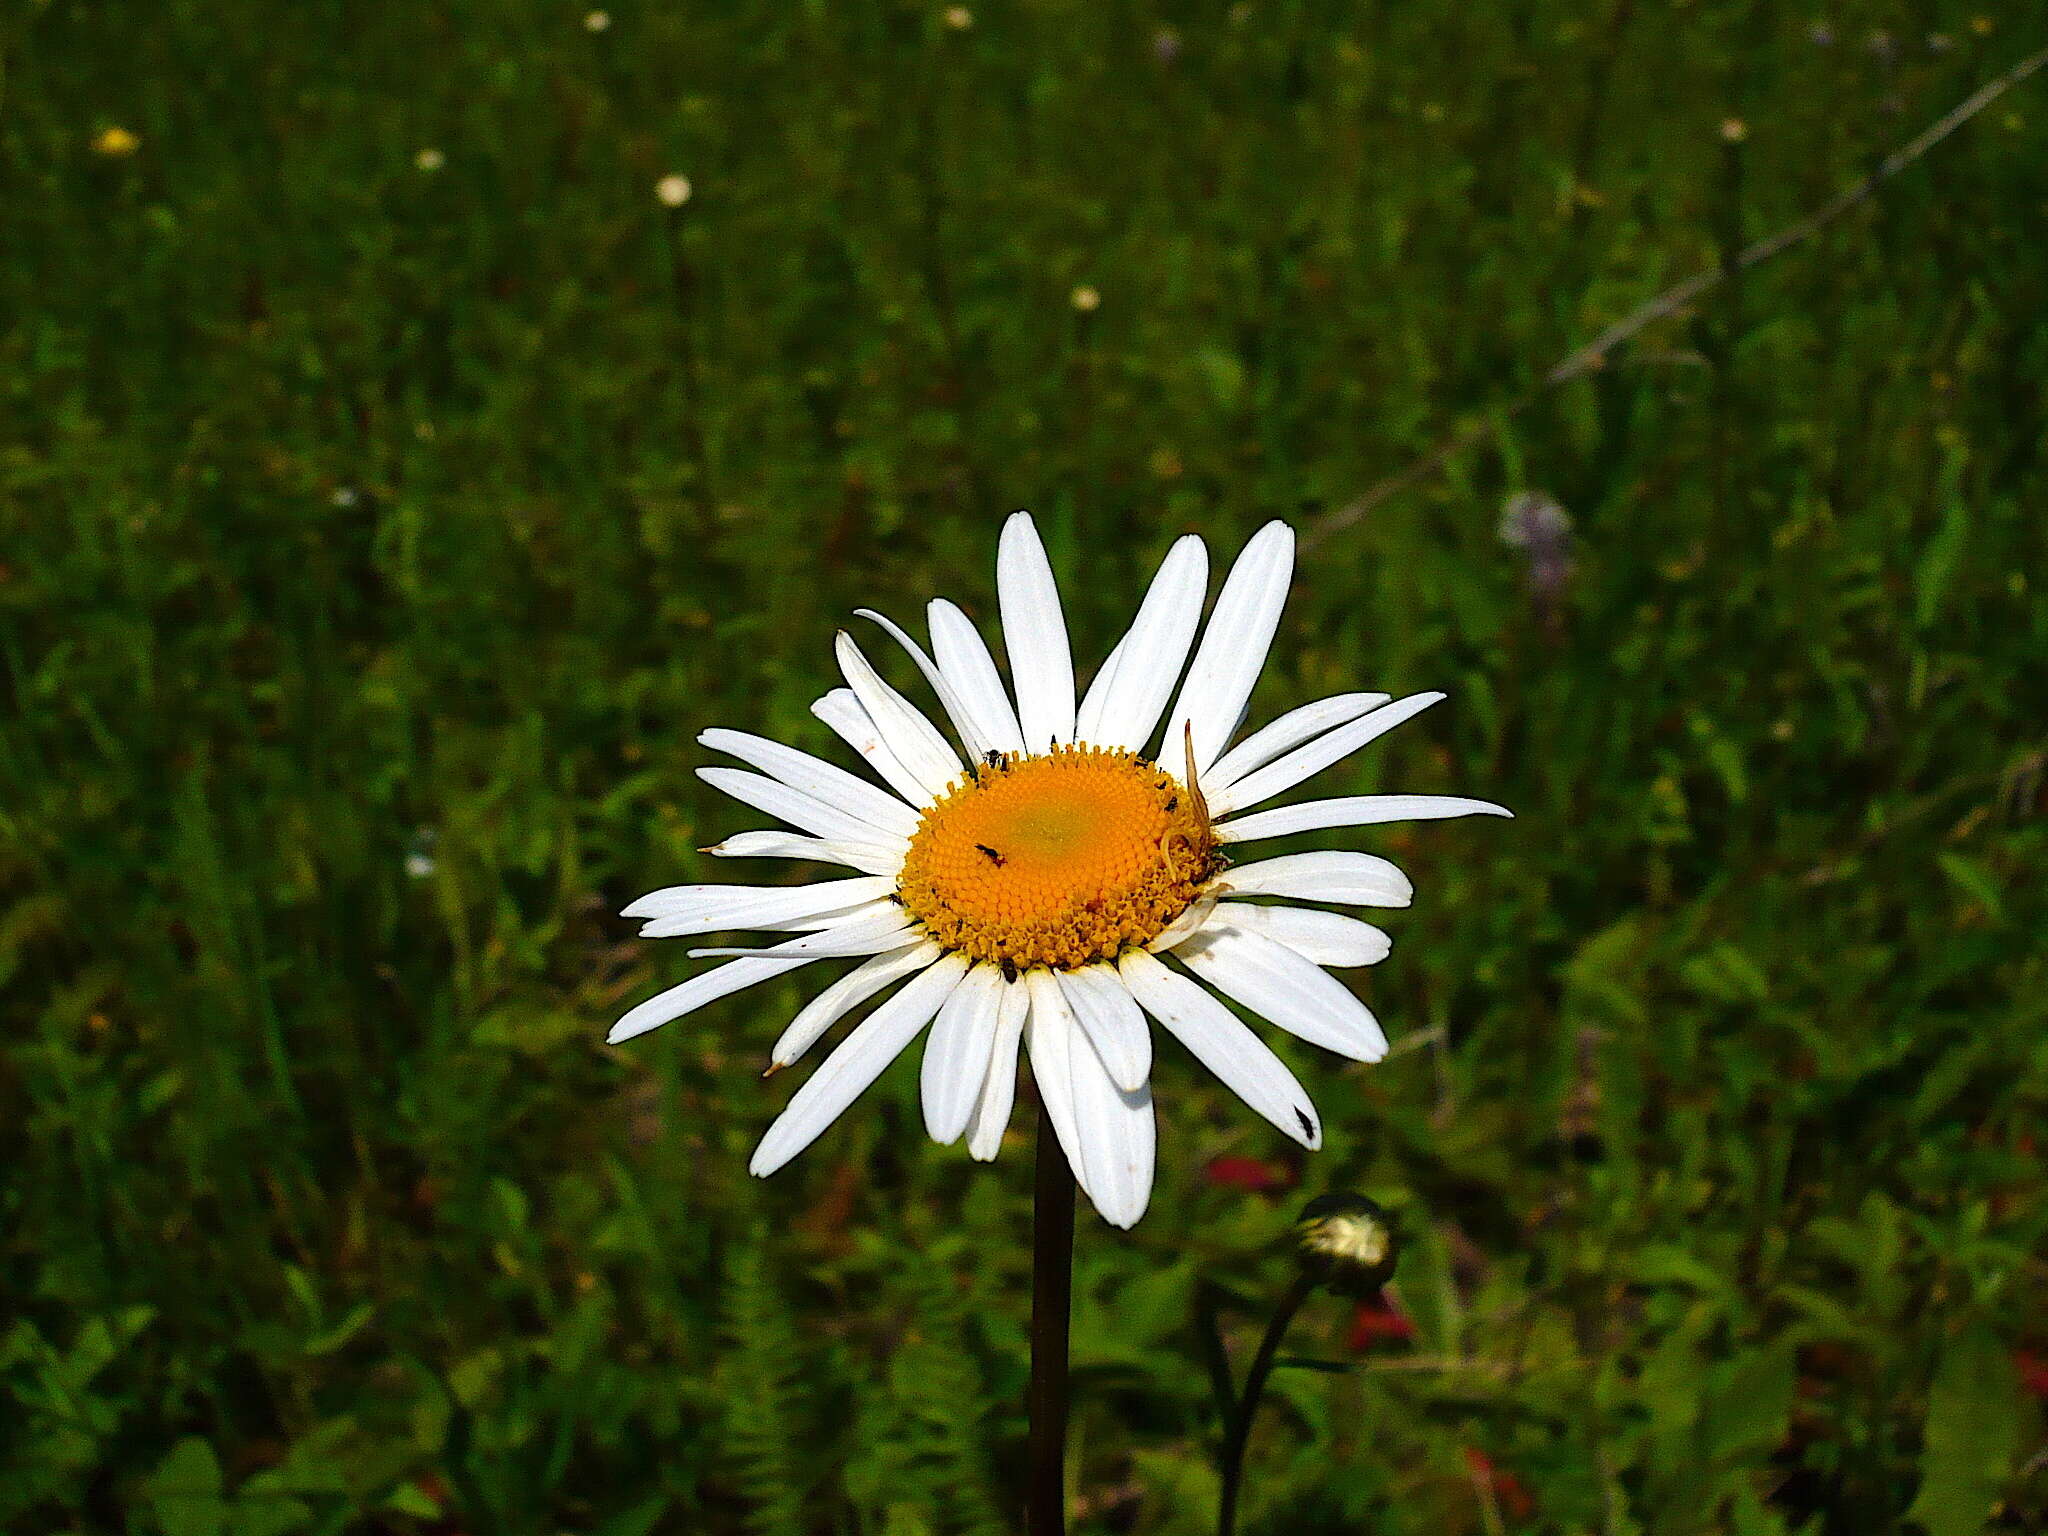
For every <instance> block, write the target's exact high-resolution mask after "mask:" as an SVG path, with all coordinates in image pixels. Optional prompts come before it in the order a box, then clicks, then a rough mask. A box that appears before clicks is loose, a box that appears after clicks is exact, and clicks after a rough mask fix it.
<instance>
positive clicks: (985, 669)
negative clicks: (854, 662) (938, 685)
mask: <svg viewBox="0 0 2048 1536" xmlns="http://www.w3.org/2000/svg"><path fill="white" fill-rule="evenodd" d="M925 616H926V618H927V619H928V620H929V621H930V623H931V627H932V654H933V655H934V656H935V657H937V658H938V663H939V670H940V671H941V672H943V673H945V674H946V679H947V681H949V682H950V683H952V685H953V690H954V692H956V693H958V694H959V695H960V702H961V703H962V704H963V705H965V706H966V708H967V711H968V713H969V714H971V715H973V716H974V723H975V724H976V725H977V726H979V727H980V729H981V734H982V735H983V737H985V738H986V739H987V741H988V743H989V745H991V746H993V747H994V748H995V749H996V750H997V751H999V752H1022V751H1023V750H1024V731H1023V728H1022V727H1021V726H1019V725H1018V724H1017V711H1016V709H1015V708H1014V707H1012V705H1011V703H1010V695H1009V692H1008V690H1006V689H1005V688H1004V687H1003V679H1002V674H1001V673H999V672H997V671H996V662H995V658H994V657H993V656H991V655H989V653H988V643H987V642H986V641H984V640H983V639H982V638H981V631H980V630H978V629H976V628H975V627H974V621H973V620H972V619H970V618H968V617H967V615H966V614H964V613H962V612H961V611H960V609H959V608H958V607H957V606H956V605H954V604H952V603H949V602H947V601H946V600H945V599H944V598H943V597H940V598H934V599H933V600H932V601H931V603H930V604H929V605H928V606H927V607H926V608H925Z"/></svg>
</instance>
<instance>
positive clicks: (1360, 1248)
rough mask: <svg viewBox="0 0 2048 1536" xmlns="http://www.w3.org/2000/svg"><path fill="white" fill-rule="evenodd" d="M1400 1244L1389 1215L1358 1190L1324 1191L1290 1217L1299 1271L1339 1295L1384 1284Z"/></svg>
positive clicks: (1358, 1293) (1357, 1294)
mask: <svg viewBox="0 0 2048 1536" xmlns="http://www.w3.org/2000/svg"><path fill="white" fill-rule="evenodd" d="M1400 1248H1401V1240H1400V1237H1399V1236H1398V1235H1397V1234H1396V1233H1395V1231H1394V1224H1393V1220H1392V1218H1390V1217H1389V1216H1388V1215H1387V1213H1386V1212H1385V1211H1384V1210H1382V1209H1381V1208H1380V1207H1379V1206H1378V1205H1376V1204H1374V1203H1373V1202H1372V1201H1370V1200H1368V1199H1366V1198H1365V1196H1363V1195H1352V1194H1337V1195H1323V1196H1321V1197H1319V1198H1317V1199H1314V1200H1311V1201H1309V1203H1308V1204H1307V1205H1305V1206H1303V1207H1302V1211H1301V1214H1300V1215H1299V1216H1298V1217H1296V1218H1295V1221H1294V1256H1295V1260H1296V1262H1297V1263H1299V1264H1300V1265H1301V1269H1302V1273H1303V1274H1305V1275H1306V1276H1308V1278H1309V1279H1310V1280H1311V1281H1313V1282H1314V1283H1315V1284H1317V1285H1320V1286H1323V1287H1325V1288H1326V1289H1328V1290H1331V1291H1334V1292H1336V1293H1337V1294H1338V1295H1339V1296H1355V1297H1365V1296H1370V1295H1372V1294H1373V1293H1374V1292H1375V1291H1377V1290H1378V1289H1379V1288H1380V1287H1381V1286H1383V1285H1385V1284H1386V1283H1387V1281H1389V1280H1391V1279H1392V1278H1393V1275H1394V1262H1395V1260H1396V1259H1397V1258H1399V1256H1400Z"/></svg>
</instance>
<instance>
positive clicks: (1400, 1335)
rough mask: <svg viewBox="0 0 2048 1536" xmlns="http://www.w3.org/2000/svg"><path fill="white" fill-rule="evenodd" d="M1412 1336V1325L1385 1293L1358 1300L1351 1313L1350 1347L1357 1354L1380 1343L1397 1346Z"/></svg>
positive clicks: (1413, 1330)
mask: <svg viewBox="0 0 2048 1536" xmlns="http://www.w3.org/2000/svg"><path fill="white" fill-rule="evenodd" d="M1414 1337H1415V1325H1414V1324H1413V1323H1411V1322H1409V1321H1408V1316H1407V1314H1406V1313H1404V1312H1402V1311H1401V1310H1400V1308H1398V1307H1396V1306H1395V1305H1394V1303H1393V1302H1392V1300H1391V1299H1389V1298H1388V1296H1387V1294H1386V1292H1384V1291H1382V1292H1380V1294H1379V1295H1377V1296H1374V1297H1372V1298H1371V1299H1370V1300H1367V1301H1361V1302H1360V1303H1359V1304H1358V1310H1357V1311H1356V1312H1354V1313H1352V1314H1351V1333H1350V1337H1349V1342H1350V1345H1351V1347H1352V1348H1353V1349H1355V1350H1357V1351H1358V1352H1359V1353H1360V1354H1364V1353H1365V1352H1366V1351H1367V1350H1369V1349H1373V1348H1376V1347H1377V1346H1379V1345H1381V1344H1400V1343H1405V1342H1406V1341H1407V1340H1409V1339H1412V1338H1414Z"/></svg>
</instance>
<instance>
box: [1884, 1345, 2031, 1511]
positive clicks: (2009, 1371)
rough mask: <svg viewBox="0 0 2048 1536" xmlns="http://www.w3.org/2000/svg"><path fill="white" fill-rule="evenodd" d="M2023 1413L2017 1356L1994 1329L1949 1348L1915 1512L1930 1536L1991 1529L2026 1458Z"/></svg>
mask: <svg viewBox="0 0 2048 1536" xmlns="http://www.w3.org/2000/svg"><path fill="white" fill-rule="evenodd" d="M2021 1408H2022V1404H2021V1400H2020V1390H2019V1375H2018V1372H2017V1371H2016V1370H2015V1369H2014V1367H2013V1363H2012V1355H2011V1352H2010V1351H2009V1350H2008V1349H2007V1348H2006V1346H2005V1345H2004V1344H2003V1343H2001V1342H2000V1341H1999V1339H1998V1337H1997V1336H1996V1335H1995V1334H1993V1333H1992V1331H1991V1330H1990V1329H1989V1328H1986V1327H1983V1326H1982V1325H1979V1326H1976V1327H1973V1328H1971V1329H1969V1330H1968V1331H1967V1332H1965V1333H1963V1334H1962V1335H1961V1336H1960V1337H1958V1338H1955V1339H1952V1340H1950V1341H1949V1343H1948V1345H1947V1346H1946V1347H1945V1348H1944V1349H1943V1350H1942V1353H1941V1367H1940V1369H1939V1370H1938V1371H1937V1372H1936V1373H1935V1377H1934V1392H1933V1395H1932V1397H1931V1398H1930V1399H1929V1401H1928V1405H1927V1432H1926V1436H1925V1443H1924V1446H1923V1449H1922V1450H1921V1453H1920V1492H1919V1493H1918V1494H1917V1495H1916V1496H1915V1497H1914V1500H1913V1507H1912V1508H1911V1509H1910V1510H1908V1511H1907V1515H1908V1517H1909V1518H1911V1519H1914V1520H1918V1521H1919V1522H1920V1523H1921V1524H1922V1525H1924V1526H1926V1527H1927V1531H1928V1536H1975V1533H1976V1532H1978V1531H1981V1530H1983V1529H1984V1524H1985V1521H1986V1520H1988V1519H1989V1518H1990V1516H1991V1510H1992V1506H1993V1504H1994V1503H1996V1501H1997V1498H1998V1491H1999V1489H2000V1487H2001V1486H2002V1485H2003V1484H2004V1482H2005V1480H2006V1478H2007V1477H2008V1476H2009V1475H2010V1474H2011V1472H2012V1465H2013V1458H2014V1457H2015V1456H2016V1455H2017V1454H2018V1452H2019V1447H2020V1413H2021Z"/></svg>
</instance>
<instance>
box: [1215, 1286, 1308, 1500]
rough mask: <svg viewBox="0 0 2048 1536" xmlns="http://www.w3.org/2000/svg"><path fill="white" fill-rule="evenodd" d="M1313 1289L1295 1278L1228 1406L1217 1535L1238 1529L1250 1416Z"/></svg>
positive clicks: (1250, 1431)
mask: <svg viewBox="0 0 2048 1536" xmlns="http://www.w3.org/2000/svg"><path fill="white" fill-rule="evenodd" d="M1315 1288H1316V1283H1315V1281H1314V1280H1312V1279H1311V1278H1310V1277H1309V1276H1307V1275H1305V1274H1304V1275H1297V1276H1295V1279H1294V1283H1293V1284H1292V1285H1290V1286H1288V1287H1287V1294H1286V1295H1284V1296H1282V1297H1281V1298H1280V1305H1279V1306H1278V1307H1277V1308H1275V1309H1274V1312H1273V1320H1272V1321H1271V1322H1270V1323H1268V1324H1266V1336H1265V1337H1264V1338H1263V1339H1261V1340H1259V1352H1258V1353H1257V1354H1256V1355H1254V1356H1253V1357H1252V1368H1251V1371H1250V1372H1249V1373H1248V1374H1247V1375H1246V1376H1245V1379H1244V1393H1243V1395H1242V1396H1241V1397H1239V1398H1238V1399H1237V1401H1236V1402H1235V1403H1234V1404H1232V1405H1231V1407H1230V1409H1229V1412H1228V1415H1227V1417H1226V1419H1225V1422H1224V1431H1223V1457H1222V1472H1223V1496H1222V1498H1221V1500H1220V1501H1219V1503H1218V1506H1217V1514H1216V1536H1234V1533H1235V1532H1236V1530H1237V1490H1238V1487H1239V1485H1240V1484H1241V1483H1243V1481H1244V1448H1245V1442H1246V1441H1248V1440H1249V1439H1251V1433H1252V1416H1253V1415H1254V1414H1256V1413H1257V1412H1258V1411H1259V1398H1260V1397H1261V1396H1262V1395H1263V1394H1264V1393H1265V1390H1266V1378H1267V1377H1268V1376H1270V1375H1271V1374H1272V1373H1273V1357H1274V1356H1275V1355H1277V1354H1278V1353H1279V1352H1280V1341H1281V1340H1282V1339H1283V1338H1285V1337H1286V1336H1287V1325H1288V1324H1290V1323H1292V1322H1293V1321H1294V1314H1295V1313H1297V1312H1299V1311H1300V1310H1301V1304H1302V1303H1303V1302H1304V1301H1306V1300H1308V1296H1309V1292H1311V1291H1313V1290H1314V1289H1315Z"/></svg>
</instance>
